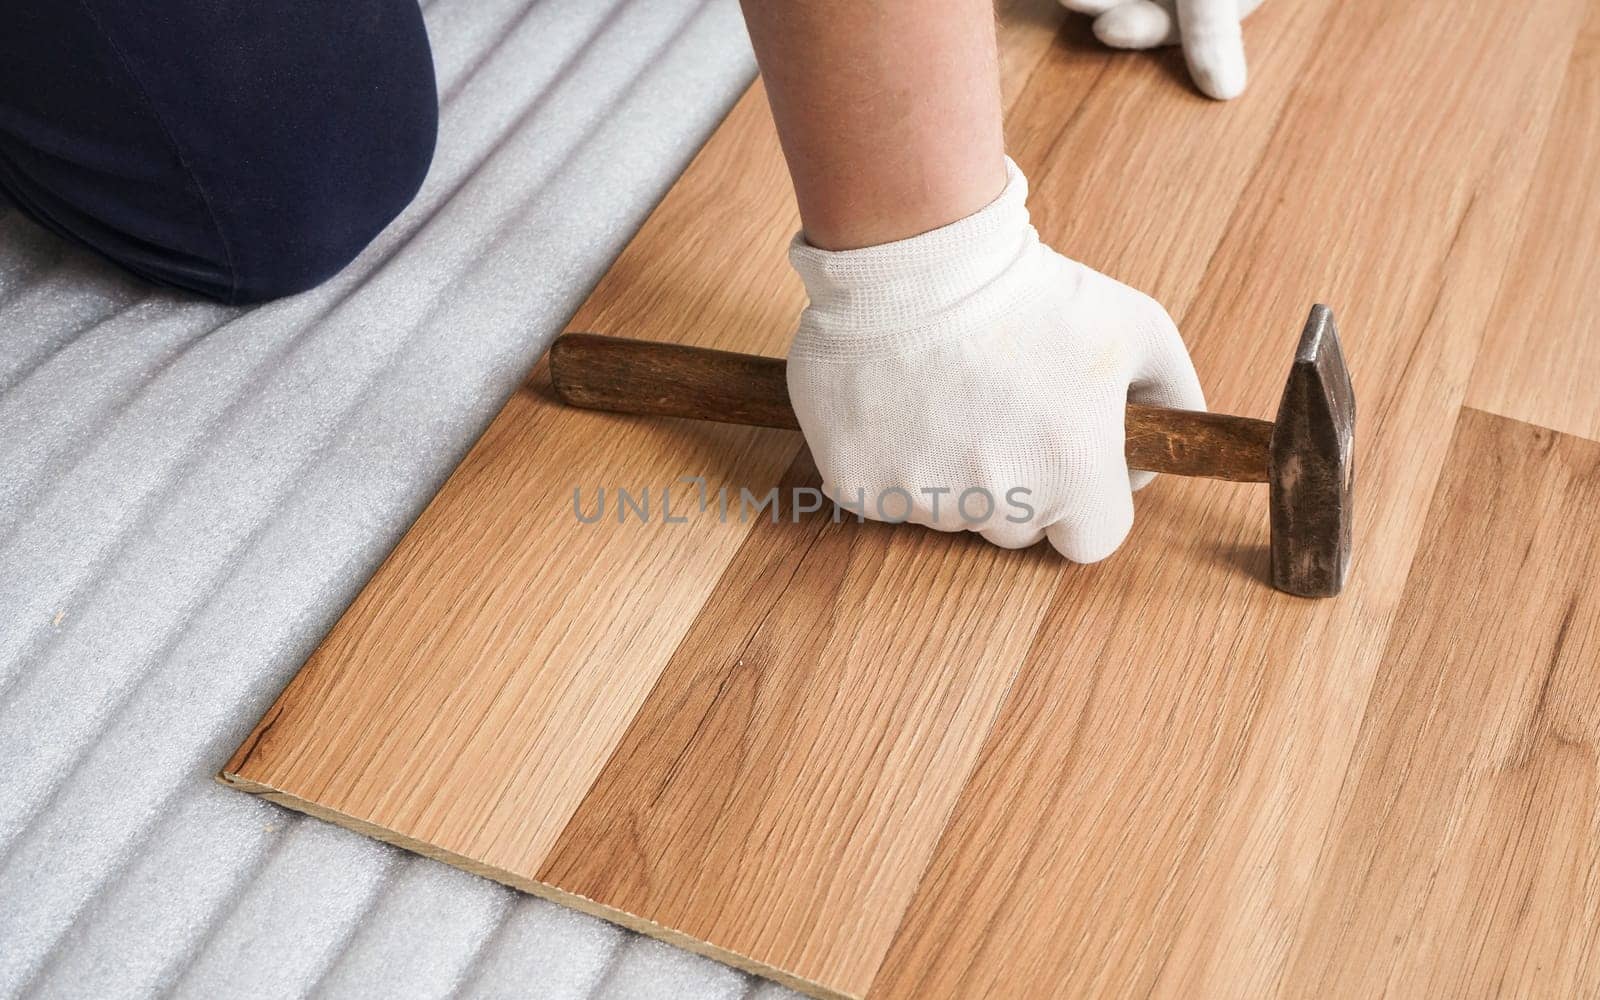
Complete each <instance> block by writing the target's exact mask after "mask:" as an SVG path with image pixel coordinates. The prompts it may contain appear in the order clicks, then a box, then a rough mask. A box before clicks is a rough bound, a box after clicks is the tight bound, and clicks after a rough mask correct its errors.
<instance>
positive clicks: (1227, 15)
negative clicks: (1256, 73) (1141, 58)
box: [1061, 0, 1261, 101]
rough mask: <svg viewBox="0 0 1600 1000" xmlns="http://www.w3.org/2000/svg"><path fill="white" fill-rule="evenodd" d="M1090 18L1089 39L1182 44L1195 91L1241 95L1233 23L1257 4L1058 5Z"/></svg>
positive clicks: (1239, 51)
mask: <svg viewBox="0 0 1600 1000" xmlns="http://www.w3.org/2000/svg"><path fill="white" fill-rule="evenodd" d="M1061 6H1063V7H1065V8H1067V9H1068V10H1073V11H1077V12H1078V13H1080V14H1088V15H1090V16H1092V17H1093V18H1094V34H1095V37H1096V38H1098V39H1100V41H1102V42H1104V43H1105V44H1106V45H1109V46H1111V47H1112V48H1114V49H1153V48H1156V47H1158V46H1162V45H1176V44H1178V43H1179V42H1182V43H1183V54H1184V58H1186V59H1187V60H1188V62H1189V75H1190V76H1192V77H1194V82H1195V86H1197V87H1199V88H1200V90H1201V91H1202V92H1204V93H1205V94H1206V95H1207V96H1209V97H1215V98H1216V99H1217V100H1219V101H1226V100H1231V99H1232V98H1235V97H1238V96H1239V95H1240V94H1242V93H1244V85H1245V77H1246V73H1245V62H1244V35H1243V34H1242V33H1241V32H1240V30H1239V23H1240V22H1241V21H1243V20H1244V19H1245V18H1246V17H1248V16H1249V15H1250V12H1251V11H1253V10H1255V9H1256V8H1257V7H1259V6H1261V0H1061Z"/></svg>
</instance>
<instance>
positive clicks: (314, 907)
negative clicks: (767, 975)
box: [0, 0, 778, 998]
mask: <svg viewBox="0 0 1600 1000" xmlns="http://www.w3.org/2000/svg"><path fill="white" fill-rule="evenodd" d="M425 13H426V17H427V21H428V26H429V31H430V34H431V36H432V39H433V45H434V55H435V60H436V62H437V67H438V77H439V89H440V99H441V102H442V105H443V108H442V115H441V127H440V136H439V144H438V153H437V155H436V157H435V160H434V164H433V169H432V171H431V173H430V174H429V176H428V179H427V182H426V184H425V185H424V186H423V189H422V191H421V193H420V194H419V195H418V197H417V200H416V202H415V203H414V204H413V205H412V206H411V207H410V208H409V209H408V210H407V211H406V212H405V214H404V215H403V216H402V217H401V218H400V219H399V220H397V221H396V222H395V223H394V224H393V225H392V226H390V227H389V229H388V230H387V231H385V232H384V234H383V235H382V236H381V237H380V238H379V239H378V241H377V242H376V243H375V244H374V245H373V246H372V247H370V248H369V249H368V250H367V252H366V253H365V254H364V255H363V256H362V257H361V258H360V259H359V260H358V261H357V262H356V263H355V264H354V265H353V266H351V267H350V268H349V269H348V270H347V271H346V272H344V273H343V274H341V275H339V276H338V277H336V278H335V279H333V280H332V281H331V282H329V283H328V284H327V285H325V286H323V287H321V288H319V289H316V290H315V291H313V292H310V293H307V294H305V295H301V296H298V297H295V298H293V299H289V300H285V301H282V302H277V303H273V304H270V305H267V306H263V307H260V308H256V309H251V310H238V309H228V308H223V307H219V306H214V305H209V304H205V303H199V302H194V301H189V300H185V299H183V298H182V297H180V296H177V295H173V294H168V293H165V292H159V291H153V290H151V289H149V288H147V287H145V286H142V285H140V284H139V283H138V282H136V281H133V280H131V279H128V278H126V277H124V276H122V275H121V274H119V273H118V272H116V271H115V270H114V269H113V268H111V267H110V266H108V265H106V264H104V263H102V262H100V261H99V260H97V259H95V258H94V257H92V256H91V255H89V254H87V253H85V252H82V251H79V250H76V249H74V248H71V247H69V246H67V245H66V244H64V243H63V242H62V241H60V240H58V239H56V238H55V237H53V236H50V235H48V234H46V233H45V232H43V231H42V230H40V229H39V228H37V227H36V226H34V225H33V224H32V223H30V222H28V221H27V220H25V219H23V218H21V217H20V216H19V215H18V213H16V212H15V211H13V210H10V209H8V208H4V207H0V996H6V997H11V996H23V995H29V996H32V995H37V996H42V997H97V998H115V997H144V996H152V995H157V994H168V993H170V994H173V995H176V996H180V997H208V998H211V997H224V996H225V997H273V998H281V997H293V996H311V995H316V996H335V997H359V996H372V997H397V996H404V997H444V996H451V995H461V996H485V997H554V998H563V997H572V998H579V997H653V996H661V997H665V996H673V997H706V998H723V997H739V996H745V995H757V994H759V996H761V997H762V998H767V997H769V996H773V997H775V996H777V995H778V994H776V993H773V992H772V991H773V989H774V988H773V987H771V986H770V984H766V985H763V984H759V983H757V982H756V981H754V980H752V979H750V978H749V977H746V976H744V975H742V974H739V973H736V972H734V971H732V970H730V969H727V968H725V967H723V966H720V965H718V964H716V963H714V962H711V961H708V960H706V959H703V958H699V957H696V956H692V955H689V954H687V953H685V952H682V951H678V950H675V949H672V948H669V947H667V946H664V945H660V944H658V943H656V942H654V941H645V940H643V939H640V938H637V937H636V936H634V935H631V934H628V933H626V932H623V931H621V930H619V929H617V928H615V927H613V926H611V925H609V924H606V923H604V922H602V921H599V920H596V919H593V918H591V917H587V916H583V915H581V914H578V913H576V912H573V911H570V910H565V909H563V908H561V907H559V906H556V905H553V904H551V903H547V902H544V901H541V900H537V899H533V898H531V897H527V896H523V895H520V894H518V893H515V892H512V891H511V890H508V889H506V888H504V887H501V886H499V885H496V884H494V883H491V882H488V881H485V880H482V879H479V878H476V877H473V876H470V875H467V874H465V873H463V872H459V871H457V870H455V869H452V868H448V867H445V866H443V865H440V864H437V863H435V862H432V861H428V860H426V859H423V858H420V857H416V856H413V855H410V854H406V853H404V852H401V851H398V850H396V849H394V848H390V847H387V846H385V845H383V844H379V843H377V842H375V841H371V840H368V839H366V838H363V837H360V836H358V835H356V834H353V833H349V832H347V831H345V830H342V829H339V828H336V827H333V826H330V825H328V824H324V823H321V822H318V821H315V820H311V819H307V818H304V817H300V816H298V815H296V814H293V813H290V812H287V811H285V810H282V809H279V808H277V807H275V806H272V805H270V804H267V803H265V802H262V801H259V800H256V799H254V798H252V797H250V796H248V795H243V794H240V793H237V792H232V791H229V790H226V789H224V788H221V787H219V786H217V785H215V784H214V783H213V782H212V775H213V774H215V773H216V771H217V769H218V768H219V767H220V766H221V765H222V763H223V762H224V761H225V760H226V758H227V757H228V755H229V753H230V752H231V751H232V750H233V748H234V747H235V746H236V745H237V744H238V742H239V741H240V740H241V739H242V738H243V737H244V735H245V734H246V733H247V732H248V731H249V729H250V728H251V726H252V725H253V723H254V722H255V720H256V719H257V718H259V717H260V715H261V713H262V712H263V711H265V710H266V708H267V707H268V705H269V704H270V703H271V701H272V699H273V698H274V697H275V696H276V694H277V693H278V691H279V690H281V689H282V687H283V685H284V684H285V683H287V682H288V680H289V678H290V677H291V676H292V675H293V674H294V671H295V670H296V669H297V668H298V667H299V665H300V664H301V663H302V662H303V661H304V659H305V658H306V656H307V655H308V654H309V653H310V652H311V650H312V649H313V648H314V647H315V646H316V643H317V641H318V639H319V638H320V637H321V636H322V635H323V634H324V633H325V632H326V631H327V629H328V628H330V627H331V626H332V625H333V623H334V621H335V620H337V618H338V616H339V614H340V613H341V612H342V611H343V609H344V608H345V606H346V605H347V604H348V603H349V602H350V601H351V600H352V599H353V598H354V596H355V595H356V593H357V592H358V591H359V590H360V588H361V586H362V584H363V583H364V582H365V581H366V579H367V578H368V576H369V575H370V574H371V572H372V571H373V570H374V569H375V568H376V566H377V564H378V562H379V561H380V560H381V559H382V557H383V555H384V554H385V553H386V552H387V551H388V550H389V549H390V548H391V547H392V546H393V545H394V544H395V542H396V541H397V540H398V538H399V537H400V535H401V533H402V532H403V531H404V530H405V528H406V526H407V525H408V524H409V523H410V522H411V520H412V519H413V518H414V517H415V516H416V514H417V513H418V512H419V511H420V510H421V508H422V506H423V505H424V504H425V503H426V502H427V500H428V499H429V498H430V497H431V496H432V495H433V493H434V492H435V490H437V488H438V486H439V484H440V483H441V482H442V481H443V480H444V478H445V477H446V476H447V475H448V474H449V472H450V470H451V469H452V468H453V467H454V466H455V464H456V462H457V461H458V460H459V459H460V457H461V456H462V454H463V453H464V452H465V450H466V449H467V447H468V446H469V445H470V444H471V443H472V441H473V440H474V439H475V438H476V437H477V435H478V434H479V433H480V432H481V431H482V429H483V428H484V426H485V425H486V424H487V422H488V421H489V420H490V419H491V418H492V417H493V416H494V414H495V412H496V411H497V410H498V409H499V407H500V405H501V403H502V402H503V401H504V400H505V399H506V397H507V396H508V395H509V394H510V393H511V392H512V391H513V389H514V388H515V387H516V385H517V384H518V382H519V381H520V380H521V378H522V377H523V376H524V374H525V373H526V372H527V370H528V369H529V368H530V367H531V365H532V364H533V362H534V361H535V359H536V358H537V357H538V356H539V354H540V353H542V351H543V349H544V346H545V345H546V344H547V343H548V342H549V340H550V338H551V337H552V336H554V334H555V333H556V332H558V329H559V327H560V326H561V324H562V323H563V322H564V321H565V319H566V317H568V316H569V315H570V314H571V313H572V311H573V310H574V309H575V308H576V307H577V306H578V304H579V303H580V302H581V301H582V299H583V298H584V296H585V295H586V294H587V293H588V291H589V289H590V288H591V287H592V285H593V284H594V282H595V281H596V280H598V278H599V277H600V275H601V274H602V273H604V271H605V269H606V267H607V266H608V265H609V263H610V262H611V260H612V259H613V258H614V256H615V255H616V254H617V252H618V251H620V250H621V248H622V246H623V245H624V244H625V243H626V241H627V239H628V237H629V236H630V235H631V234H632V233H633V232H634V230H635V229H636V228H637V227H638V225H639V224H640V223H641V222H642V221H643V219H644V216H645V215H646V214H647V213H648V211H649V209H650V207H651V206H652V205H653V204H654V203H655V201H656V200H657V199H658V198H659V197H660V195H661V194H662V193H663V192H664V191H665V189H666V188H667V186H668V185H669V184H670V183H671V181H672V180H673V179H674V178H675V177H676V176H677V174H678V172H679V171H680V170H681V169H682V167H683V166H684V164H685V163H687V161H688V159H689V158H690V157H691V156H692V155H693V153H694V151H695V150H696V149H697V148H698V147H699V145H700V143H701V142H702V141H704V139H705V137H706V136H707V135H709V133H710V132H711V130H712V129H713V128H714V127H715V126H716V124H717V122H718V121H719V120H720V118H721V116H722V115H723V113H724V112H725V111H726V110H727V108H728V107H729V106H730V105H731V104H732V102H733V100H734V99H735V98H736V97H737V96H738V94H739V93H740V91H741V90H742V89H743V88H744V86H745V85H746V84H747V83H748V82H749V80H750V78H751V76H752V74H753V73H754V63H753V60H752V58H751V55H750V50H749V43H748V41H747V40H746V38H745V35H744V28H743V24H742V22H741V20H740V17H739V12H738V7H737V3H736V2H735V0H435V2H433V3H431V4H430V5H428V6H427V9H426V11H425Z"/></svg>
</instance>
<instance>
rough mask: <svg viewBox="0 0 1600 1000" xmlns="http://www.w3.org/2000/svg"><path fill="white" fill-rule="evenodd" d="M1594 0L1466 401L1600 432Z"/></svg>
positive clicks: (1598, 56) (1598, 94)
mask: <svg viewBox="0 0 1600 1000" xmlns="http://www.w3.org/2000/svg"><path fill="white" fill-rule="evenodd" d="M1596 178H1600V4H1593V5H1591V7H1590V14H1589V22H1588V24H1587V25H1586V26H1585V27H1584V30H1583V34H1582V36H1581V37H1580V39H1579V41H1578V46H1577V50H1576V51H1575V52H1574V53H1573V56H1572V61H1571V63H1570V65H1569V67H1568V69H1567V79H1566V84H1565V87H1564V90H1563V93H1562V96H1561V104H1560V106H1559V108H1558V110H1557V112H1556V117H1555V121H1554V124H1552V126H1551V127H1550V132H1549V134H1548V135H1547V136H1546V138H1545V143H1544V153H1543V156H1542V157H1541V159H1540V161H1539V173H1538V175H1537V177H1536V179H1535V181H1534V185H1533V192H1532V195H1531V200H1530V205H1529V208H1528V210H1527V212H1526V214H1525V215H1524V217H1523V221H1522V233H1521V236H1520V238H1519V239H1518V240H1517V245H1516V249H1515V250H1514V251H1513V252H1512V254H1511V267H1510V269H1509V270H1508V271H1507V273H1506V278H1505V281H1504V282H1503V283H1502V284H1501V289H1500V297H1499V300H1498V301H1497V302H1496V303H1495V311H1494V319H1493V321H1491V322H1490V324H1489V332H1488V335H1487V337H1486V338H1485V342H1484V346H1483V350H1482V351H1481V352H1480V353H1479V355H1478V363H1477V366H1476V367H1475V368H1474V369H1473V371H1472V384H1471V387H1470V388H1469V389H1468V391H1467V402H1468V403H1470V404H1471V405H1473V406H1476V407H1479V408H1481V409H1485V410H1489V411H1491V412H1494V413H1501V414H1504V415H1506V416H1509V417H1516V418H1517V419H1519V420H1526V421H1528V422H1530V423H1535V424H1541V425H1543V426H1545V427H1552V428H1554V429H1556V430H1559V431H1565V432H1566V433H1568V434H1577V435H1581V436H1583V437H1587V438H1590V439H1594V440H1600V194H1597V193H1596V190H1595V183H1596Z"/></svg>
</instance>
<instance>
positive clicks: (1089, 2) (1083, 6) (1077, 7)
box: [1061, 0, 1128, 17]
mask: <svg viewBox="0 0 1600 1000" xmlns="http://www.w3.org/2000/svg"><path fill="white" fill-rule="evenodd" d="M1127 2H1128V0H1061V6H1063V7H1065V8H1067V9H1068V10H1070V11H1075V12H1077V13H1079V14H1088V15H1089V16H1090V17H1098V16H1099V15H1101V14H1104V13H1105V12H1106V11H1108V10H1110V9H1111V8H1113V7H1116V6H1119V5H1121V4H1124V3H1127Z"/></svg>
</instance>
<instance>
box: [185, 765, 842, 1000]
mask: <svg viewBox="0 0 1600 1000" xmlns="http://www.w3.org/2000/svg"><path fill="white" fill-rule="evenodd" d="M231 766H232V762H231V761H230V764H229V767H225V768H224V769H223V770H222V771H220V772H218V773H217V775H216V779H215V780H216V782H217V783H218V784H220V785H222V786H224V787H226V788H231V789H233V790H235V791H240V792H246V793H248V794H250V795H255V796H257V797H258V798H263V799H266V800H267V801H268V802H272V803H275V804H277V805H280V806H283V807H284V808H286V809H292V810H294V811H295V812H298V813H303V814H305V815H307V816H310V817H312V818H313V819H319V820H322V821H323V822H326V823H332V824H334V825H336V826H341V827H344V828H345V829H347V830H350V831H353V832H355V833H358V834H361V835H362V836H365V837H371V838H373V839H374V840H381V841H383V842H384V843H386V844H391V845H393V846H395V847H399V848H402V849H404V850H407V851H411V852H413V853H416V854H421V855H423V856H424V857H428V858H432V859H433V860H434V861H441V862H443V863H445V864H447V865H450V866H452V867H455V868H459V869H461V870H462V871H465V872H469V873H471V874H473V875H477V876H479V877H481V878H486V879H490V880H492V881H494V882H498V883H500V884H501V885H504V886H509V887H510V888H512V889H515V890H517V891H518V892H525V893H528V894H529V895H532V896H537V897H539V898H540V899H544V900H547V901H549V902H552V903H556V904H559V905H561V906H566V907H569V908H571V909H574V910H577V911H579V912H580V913H584V914H587V915H588V916H591V917H598V918H599V919H601V920H604V921H606V922H608V923H612V924H616V925H617V926H619V927H622V928H625V929H627V930H630V931H635V932H637V933H639V934H643V935H645V936H647V937H651V938H655V939H656V940H658V941H663V942H665V943H667V944H670V945H672V946H674V947H677V948H682V949H683V950H685V951H689V952H693V953H694V954H696V955H701V956H703V957H705V958H710V959H712V960H714V961H717V962H721V963H723V964H724V965H729V966H732V967H733V968H735V969H738V970H740V971H741V972H747V973H749V974H751V975H755V976H760V977H761V978H763V979H770V980H772V981H773V982H776V983H778V984H779V985H780V986H786V987H788V988H789V989H792V990H795V991H797V992H799V993H804V994H806V995H807V996H811V997H816V998H817V1000H863V997H861V996H857V995H855V994H851V993H841V992H839V991H837V990H834V989H831V988H829V987H827V986H824V985H823V984H821V983H817V982H812V981H810V980H807V979H802V978H800V977H799V976H796V975H794V974H793V973H789V972H785V971H784V970H782V969H780V968H778V967H776V966H772V965H767V964H766V963H764V962H760V961H757V960H756V959H753V958H749V957H747V956H745V955H741V954H739V953H738V952H735V951H729V950H727V949H724V948H719V947H717V946H716V945H714V944H711V943H710V942H707V941H702V940H700V939H699V938H696V937H692V936H690V935H688V934H684V933H682V932H681V931H676V930H673V929H672V928H671V927H667V926H665V925H664V924H658V923H656V922H655V921H653V920H651V919H649V918H648V917H642V916H639V915H638V914H636V913H630V912H628V911H627V910H622V909H618V908H617V907H614V906H608V905H607V904H605V903H602V902H599V901H598V900H593V899H590V898H588V897H587V896H582V895H579V894H578V893H574V892H569V891H567V890H565V889H562V888H560V887H558V886H554V885H551V884H549V883H548V882H541V881H538V880H537V879H530V878H524V877H522V876H520V875H516V874H514V873H512V872H509V871H507V870H505V869H503V868H496V867H495V866H493V865H487V864H484V863H483V862H481V861H476V860H474V859H472V858H469V857H467V856H466V855H464V854H458V853H456V852H454V851H449V850H445V849H443V848H440V847H436V846H434V845H432V844H429V843H428V842H426V841H422V840H417V839H415V838H413V837H408V836H406V835H405V834H403V833H397V832H395V831H393V830H390V829H388V828H387V827H382V826H379V825H377V824H375V823H372V822H369V821H367V820H364V819H360V818H359V817H356V816H351V815H349V814H347V813H342V812H339V811H338V810H336V809H329V808H328V807H327V806H323V805H319V804H317V803H315V802H312V801H310V800H309V799H303V798H301V797H299V796H298V795H295V794H293V793H292V792H286V791H283V790H281V789H278V788H273V787H272V786H271V785H265V784H262V783H261V782H259V781H255V780H252V779H250V778H246V777H244V776H243V775H240V774H239V773H237V772H235V771H233V770H230V767H231Z"/></svg>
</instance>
